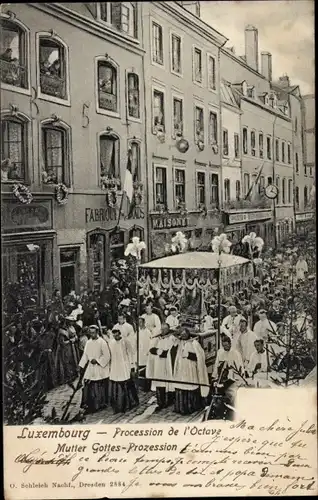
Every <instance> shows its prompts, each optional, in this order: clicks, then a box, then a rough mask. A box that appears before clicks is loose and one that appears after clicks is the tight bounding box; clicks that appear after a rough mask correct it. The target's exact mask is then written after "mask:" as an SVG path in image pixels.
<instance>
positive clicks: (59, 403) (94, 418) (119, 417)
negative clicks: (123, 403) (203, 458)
mask: <svg viewBox="0 0 318 500" xmlns="http://www.w3.org/2000/svg"><path fill="white" fill-rule="evenodd" d="M75 385H76V382H75ZM71 394H72V389H71V388H70V387H69V386H68V385H63V386H61V387H57V388H56V389H53V390H52V391H50V392H49V393H48V395H47V400H48V403H47V405H46V407H45V411H44V416H47V415H50V414H51V412H52V409H53V408H55V410H56V413H57V415H58V416H59V417H60V416H61V415H62V413H63V411H64V408H63V406H64V405H65V404H66V403H67V402H68V400H69V398H70V396H71ZM81 394H82V391H81V390H79V391H78V392H77V393H76V394H75V396H74V399H73V401H72V403H71V405H70V410H69V411H70V417H72V416H74V415H76V413H77V412H78V411H79V409H80V403H81ZM139 401H140V404H139V406H138V408H134V409H132V410H130V411H127V412H126V413H124V414H116V415H114V414H113V410H112V408H111V407H108V408H105V409H104V410H101V411H99V412H96V413H94V414H92V415H86V418H85V421H83V422H82V424H83V425H86V424H118V423H122V424H124V423H129V424H135V423H152V424H154V423H163V422H167V423H170V422H178V423H186V422H195V421H199V420H200V418H201V416H202V411H200V412H196V413H193V414H192V415H185V416H183V415H179V414H177V413H175V412H174V411H173V406H170V407H169V408H166V409H164V410H161V411H160V412H158V413H155V409H156V406H157V404H156V397H155V394H154V393H153V392H147V393H145V392H143V391H139ZM33 423H34V424H43V423H44V422H43V421H42V420H40V419H37V420H36V421H34V422H33Z"/></svg>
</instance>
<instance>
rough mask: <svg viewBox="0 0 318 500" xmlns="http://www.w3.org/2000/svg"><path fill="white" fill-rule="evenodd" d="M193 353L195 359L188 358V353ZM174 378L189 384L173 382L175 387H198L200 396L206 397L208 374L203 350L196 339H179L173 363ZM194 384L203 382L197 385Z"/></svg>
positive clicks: (186, 389) (189, 389)
mask: <svg viewBox="0 0 318 500" xmlns="http://www.w3.org/2000/svg"><path fill="white" fill-rule="evenodd" d="M189 353H191V354H195V355H196V358H197V359H196V360H195V361H194V360H190V359H188V358H187V357H188V354H189ZM174 379H175V380H177V381H180V382H190V383H191V385H190V384H188V385H187V384H178V383H176V384H174V387H175V389H181V390H184V391H194V390H195V389H198V387H200V392H201V396H202V397H207V396H208V393H209V376H208V370H207V367H206V364H205V354H204V350H203V349H202V347H201V346H200V344H199V342H198V341H197V340H192V339H189V340H181V342H180V345H179V348H178V351H177V356H176V361H175V365H174ZM195 384H205V385H204V386H202V385H201V386H199V385H195Z"/></svg>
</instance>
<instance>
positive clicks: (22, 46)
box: [0, 19, 28, 88]
mask: <svg viewBox="0 0 318 500" xmlns="http://www.w3.org/2000/svg"><path fill="white" fill-rule="evenodd" d="M26 36H27V34H26V32H25V31H24V30H22V29H21V28H20V27H19V26H18V25H17V24H16V23H14V22H11V21H8V20H6V19H2V20H1V39H0V54H1V55H0V73H1V81H2V82H3V83H6V84H7V85H14V86H15V87H20V88H27V87H28V74H27V58H26V54H27V50H26V43H27V39H26Z"/></svg>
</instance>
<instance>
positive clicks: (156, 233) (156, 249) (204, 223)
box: [149, 211, 222, 260]
mask: <svg viewBox="0 0 318 500" xmlns="http://www.w3.org/2000/svg"><path fill="white" fill-rule="evenodd" d="M149 224H150V228H149V240H150V242H149V249H150V252H149V253H150V255H149V259H150V260H153V259H158V258H160V257H164V256H165V255H166V253H167V252H166V247H167V245H170V244H171V239H172V237H173V236H174V235H175V234H176V232H178V231H181V232H183V233H184V234H185V236H186V238H187V239H188V241H189V247H190V249H191V250H206V249H208V247H209V246H210V244H211V240H212V238H213V232H214V230H215V229H216V228H218V229H220V227H221V225H222V223H221V220H220V216H219V214H210V213H207V214H205V213H202V212H200V211H197V212H188V213H185V214H181V213H180V212H175V213H172V212H169V213H168V214H158V213H153V214H150V215H149Z"/></svg>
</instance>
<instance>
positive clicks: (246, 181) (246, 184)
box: [243, 174, 250, 196]
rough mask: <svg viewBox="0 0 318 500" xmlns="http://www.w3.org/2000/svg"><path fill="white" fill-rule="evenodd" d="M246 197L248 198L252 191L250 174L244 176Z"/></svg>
mask: <svg viewBox="0 0 318 500" xmlns="http://www.w3.org/2000/svg"><path fill="white" fill-rule="evenodd" d="M243 179H244V195H245V196H246V195H247V193H248V191H249V189H250V174H244V178H243Z"/></svg>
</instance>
